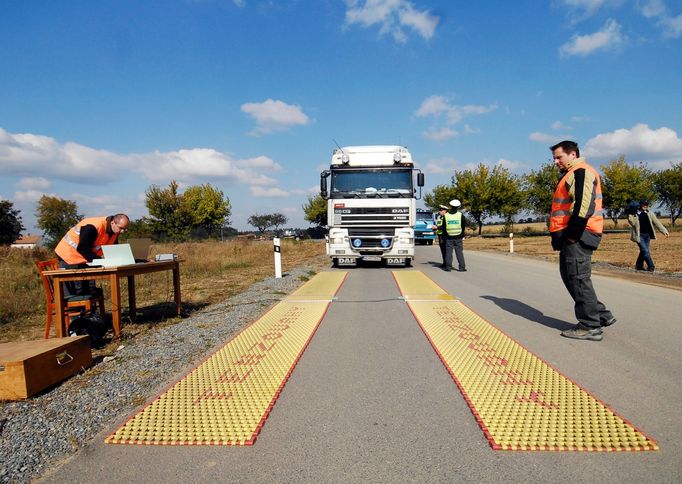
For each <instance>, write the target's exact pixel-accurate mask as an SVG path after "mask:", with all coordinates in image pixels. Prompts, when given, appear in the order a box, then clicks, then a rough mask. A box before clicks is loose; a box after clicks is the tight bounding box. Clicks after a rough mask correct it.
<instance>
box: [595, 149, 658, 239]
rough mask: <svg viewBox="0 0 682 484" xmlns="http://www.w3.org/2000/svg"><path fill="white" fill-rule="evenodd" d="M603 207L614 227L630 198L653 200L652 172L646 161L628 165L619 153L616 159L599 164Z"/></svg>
mask: <svg viewBox="0 0 682 484" xmlns="http://www.w3.org/2000/svg"><path fill="white" fill-rule="evenodd" d="M601 169H602V171H603V172H604V176H603V177H602V192H603V195H604V199H603V207H604V210H605V211H606V215H607V216H608V217H609V218H610V219H611V220H613V225H614V227H615V226H617V225H618V217H620V216H621V215H622V214H623V213H624V212H625V209H626V208H627V205H628V203H629V202H630V201H632V200H642V199H648V200H652V201H653V200H654V199H655V192H654V184H653V174H652V172H651V170H649V168H648V167H647V165H646V163H637V164H635V165H630V164H628V163H627V162H626V161H625V157H624V156H623V155H621V156H620V157H619V158H618V159H616V160H611V161H609V162H608V163H607V164H606V165H602V166H601Z"/></svg>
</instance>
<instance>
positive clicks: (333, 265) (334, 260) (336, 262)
mask: <svg viewBox="0 0 682 484" xmlns="http://www.w3.org/2000/svg"><path fill="white" fill-rule="evenodd" d="M332 267H339V259H337V258H336V257H333V258H332Z"/></svg>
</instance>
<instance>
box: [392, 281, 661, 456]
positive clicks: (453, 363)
mask: <svg viewBox="0 0 682 484" xmlns="http://www.w3.org/2000/svg"><path fill="white" fill-rule="evenodd" d="M393 277H394V278H395V280H396V283H397V284H398V287H399V288H400V291H401V293H402V294H403V296H404V297H405V299H406V300H407V304H408V305H409V308H410V310H411V311H412V313H413V314H414V316H415V318H416V319H417V321H418V322H419V325H420V326H421V327H422V330H423V331H424V333H425V334H426V336H427V338H428V339H429V341H430V342H431V345H432V346H433V348H434V349H435V350H436V353H437V354H438V356H439V357H440V359H441V360H442V361H443V363H444V365H445V367H446V368H447V370H448V371H449V372H450V374H451V375H452V377H453V379H454V380H455V383H456V384H457V386H458V387H459V389H460V391H461V392H462V394H463V395H464V398H465V400H466V402H467V403H468V404H469V407H470V408H471V411H472V412H473V414H474V416H475V417H476V420H477V421H478V423H479V425H480V426H481V429H482V430H483V432H484V433H485V436H486V438H487V439H488V441H489V442H490V444H491V446H492V447H493V448H494V449H498V450H580V451H642V450H658V445H657V444H656V442H655V441H654V440H652V439H651V438H649V437H647V436H646V435H644V434H643V433H642V432H640V431H639V430H637V429H636V428H635V427H634V426H633V425H632V424H630V423H629V422H628V421H626V420H625V419H623V418H622V417H620V416H618V415H617V414H616V413H614V412H613V410H611V409H610V408H608V407H607V406H606V405H605V404H604V403H602V402H600V401H599V400H597V399H596V398H594V397H593V396H592V395H590V394H589V393H587V391H585V390H584V389H582V388H581V387H579V386H578V385H577V384H575V383H573V382H572V381H570V380H569V379H568V378H566V377H565V376H564V375H562V374H561V373H559V372H558V371H557V370H555V369H554V368H552V367H551V366H549V365H548V364H547V363H545V362H544V361H542V360H541V359H540V358H538V357H537V356H535V355H533V354H532V353H531V352H529V351H528V350H526V349H525V348H523V347H522V346H521V345H519V344H518V343H516V342H515V341H514V340H513V339H511V338H510V337H509V336H507V335H506V334H504V333H503V332H501V331H500V330H498V329H497V328H495V327H494V326H493V325H491V324H490V323H488V322H487V321H485V320H484V319H483V318H481V317H480V316H478V315H477V314H475V313H474V312H473V311H472V310H471V309H469V308H467V307H466V306H465V305H464V304H462V303H461V302H459V301H456V300H451V301H444V300H443V296H444V295H445V291H443V290H442V289H441V288H440V287H439V286H437V285H436V284H435V283H433V282H432V281H430V279H428V277H426V276H425V275H424V274H423V273H421V272H419V271H396V272H394V273H393ZM424 288H428V290H429V291H435V292H434V293H433V294H432V296H433V297H432V298H431V300H430V301H429V300H428V297H427V294H426V292H425V290H424Z"/></svg>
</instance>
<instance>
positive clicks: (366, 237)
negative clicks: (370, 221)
mask: <svg viewBox="0 0 682 484" xmlns="http://www.w3.org/2000/svg"><path fill="white" fill-rule="evenodd" d="M394 236H395V229H392V228H366V229H348V238H349V239H350V244H351V246H353V247H354V248H356V249H376V250H388V249H390V248H391V247H393V237H394ZM355 240H360V246H359V247H358V246H357V245H355V244H354V241H355ZM382 240H388V241H389V243H388V245H381V241H382ZM384 244H385V242H384Z"/></svg>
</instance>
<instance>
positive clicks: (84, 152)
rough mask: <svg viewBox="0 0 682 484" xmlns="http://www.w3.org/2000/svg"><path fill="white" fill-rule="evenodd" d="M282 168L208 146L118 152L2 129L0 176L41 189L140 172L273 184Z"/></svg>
mask: <svg viewBox="0 0 682 484" xmlns="http://www.w3.org/2000/svg"><path fill="white" fill-rule="evenodd" d="M281 171H282V167H281V166H280V165H279V164H277V163H276V162H275V161H274V160H272V159H271V158H268V157H267V156H258V157H255V158H249V159H242V160H239V159H233V158H232V157H231V156H229V155H227V154H225V153H221V152H219V151H216V150H214V149H210V148H192V149H181V150H177V151H169V152H160V151H154V152H152V153H132V154H126V155H121V154H117V153H112V152H110V151H105V150H97V149H93V148H90V147H87V146H83V145H80V144H78V143H74V142H67V143H63V144H60V143H59V142H57V141H56V140H55V139H54V138H50V137H47V136H41V135H33V134H12V133H8V132H7V131H5V130H3V129H2V128H0V175H16V176H23V177H24V178H23V180H22V181H21V182H20V188H25V189H27V190H32V189H36V188H37V189H45V188H47V187H48V186H49V182H47V183H48V185H46V181H47V180H48V179H59V180H67V181H71V182H76V183H92V182H96V183H98V184H106V183H108V182H114V181H118V180H124V179H126V178H128V177H134V176H136V175H142V176H143V177H144V178H145V179H147V180H149V181H150V182H154V183H164V184H165V183H167V182H168V181H170V180H177V181H178V182H179V183H181V184H189V183H193V182H203V181H206V180H209V181H212V180H215V179H219V180H234V181H237V182H240V183H244V184H247V185H261V186H263V185H266V186H267V185H275V184H276V180H275V179H274V178H272V177H271V176H270V175H271V174H272V173H275V172H281Z"/></svg>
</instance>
